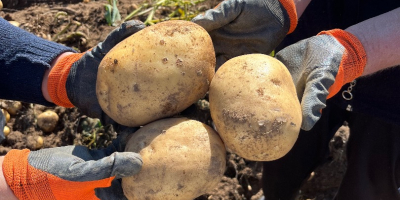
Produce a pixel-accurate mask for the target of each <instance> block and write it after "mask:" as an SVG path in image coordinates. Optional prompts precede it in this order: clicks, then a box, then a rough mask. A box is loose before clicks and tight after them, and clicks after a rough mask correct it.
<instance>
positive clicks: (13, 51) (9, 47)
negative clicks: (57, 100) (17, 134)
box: [0, 17, 75, 106]
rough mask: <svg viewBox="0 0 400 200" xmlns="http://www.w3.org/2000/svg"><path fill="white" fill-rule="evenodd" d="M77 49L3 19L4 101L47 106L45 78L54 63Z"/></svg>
mask: <svg viewBox="0 0 400 200" xmlns="http://www.w3.org/2000/svg"><path fill="white" fill-rule="evenodd" d="M67 51H72V52H75V51H74V50H73V49H71V48H69V47H66V46H63V45H61V44H58V43H55V42H51V41H48V40H45V39H42V38H40V37H37V36H35V35H33V34H31V33H29V32H27V31H25V30H23V29H21V28H18V27H15V26H13V25H11V24H10V23H8V22H7V21H6V20H4V19H3V18H1V17H0V99H8V100H17V101H23V102H28V103H37V104H42V105H46V106H54V104H52V103H50V102H48V101H46V99H45V98H44V97H43V94H42V89H41V87H42V79H43V76H44V73H45V71H46V70H47V69H48V68H49V67H50V63H51V61H52V60H54V59H55V58H56V57H57V56H58V55H60V54H61V53H63V52H67Z"/></svg>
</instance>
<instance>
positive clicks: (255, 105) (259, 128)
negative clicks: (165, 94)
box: [209, 54, 302, 161]
mask: <svg viewBox="0 0 400 200" xmlns="http://www.w3.org/2000/svg"><path fill="white" fill-rule="evenodd" d="M209 101H210V112H211V117H212V119H213V121H214V123H215V126H216V129H217V131H218V133H219V134H220V136H221V138H222V140H223V141H224V143H225V145H226V147H227V149H230V150H231V151H232V152H234V153H236V154H238V155H239V156H241V157H243V158H245V159H248V160H254V161H270V160H275V159H278V158H280V157H282V156H284V155H285V154H286V153H287V152H288V151H289V150H290V149H291V148H292V147H293V145H294V143H295V141H296V139H297V137H298V134H299V131H300V126H301V120H302V115H301V107H300V102H299V100H298V98H297V94H296V88H295V86H294V83H293V81H292V78H291V75H290V73H289V71H288V70H287V69H286V67H285V66H284V65H283V64H282V63H281V62H280V61H278V60H277V59H275V58H273V57H271V56H268V55H262V54H249V55H244V56H239V57H235V58H232V59H231V60H228V61H227V62H226V63H224V64H223V65H222V66H221V67H220V68H219V69H218V71H217V72H216V74H215V76H214V79H213V80H212V82H211V85H210V93H209Z"/></svg>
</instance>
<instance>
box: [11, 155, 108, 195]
mask: <svg viewBox="0 0 400 200" xmlns="http://www.w3.org/2000/svg"><path fill="white" fill-rule="evenodd" d="M29 153H30V151H29V150H27V149H24V150H11V151H10V152H8V153H7V155H6V156H5V157H4V161H3V173H4V177H5V179H6V182H7V184H8V185H9V186H10V188H11V190H12V191H13V192H14V195H15V196H16V197H18V199H21V200H32V199H37V200H41V199H46V200H53V199H65V200H68V199H71V200H72V199H74V200H87V199H89V200H98V198H97V197H96V195H95V191H94V188H100V187H109V186H111V181H112V180H113V179H114V178H115V177H110V178H106V179H102V180H97V181H86V182H74V181H67V180H64V179H61V178H59V177H57V176H54V175H52V174H49V173H46V172H44V171H42V170H39V169H36V168H34V167H32V166H31V165H30V164H29V163H28V156H29Z"/></svg>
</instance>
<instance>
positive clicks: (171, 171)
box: [122, 118, 226, 200]
mask: <svg viewBox="0 0 400 200" xmlns="http://www.w3.org/2000/svg"><path fill="white" fill-rule="evenodd" d="M125 151H128V152H138V153H139V154H140V155H141V156H142V160H143V166H142V170H141V171H140V172H139V173H138V174H136V175H134V176H131V177H125V178H122V188H123V190H124V194H125V196H126V197H127V198H128V199H129V200H144V199H151V200H189V199H194V198H196V197H198V196H200V195H202V194H205V193H207V192H208V191H210V190H212V189H213V188H215V187H216V186H217V184H218V183H219V182H220V180H221V178H222V176H223V174H224V172H225V166H226V150H225V146H224V144H223V143H222V140H221V139H220V137H219V136H218V134H217V133H216V132H215V131H214V130H213V129H212V128H211V127H209V126H207V125H205V124H203V123H201V122H199V121H196V120H190V119H187V118H167V119H161V120H158V121H155V122H152V123H150V124H147V125H145V126H143V127H142V128H140V129H139V130H138V131H136V132H135V133H134V134H133V135H132V137H131V138H129V140H128V143H127V145H126V148H125Z"/></svg>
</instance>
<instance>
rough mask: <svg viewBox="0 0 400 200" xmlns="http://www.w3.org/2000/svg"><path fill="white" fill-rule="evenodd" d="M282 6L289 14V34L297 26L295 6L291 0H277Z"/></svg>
mask: <svg viewBox="0 0 400 200" xmlns="http://www.w3.org/2000/svg"><path fill="white" fill-rule="evenodd" d="M279 2H280V3H281V4H282V6H283V7H284V8H285V10H286V12H287V14H288V15H289V20H290V28H289V32H288V33H287V34H290V33H292V32H293V31H294V29H296V26H297V12H296V6H295V5H294V1H293V0H279Z"/></svg>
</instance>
